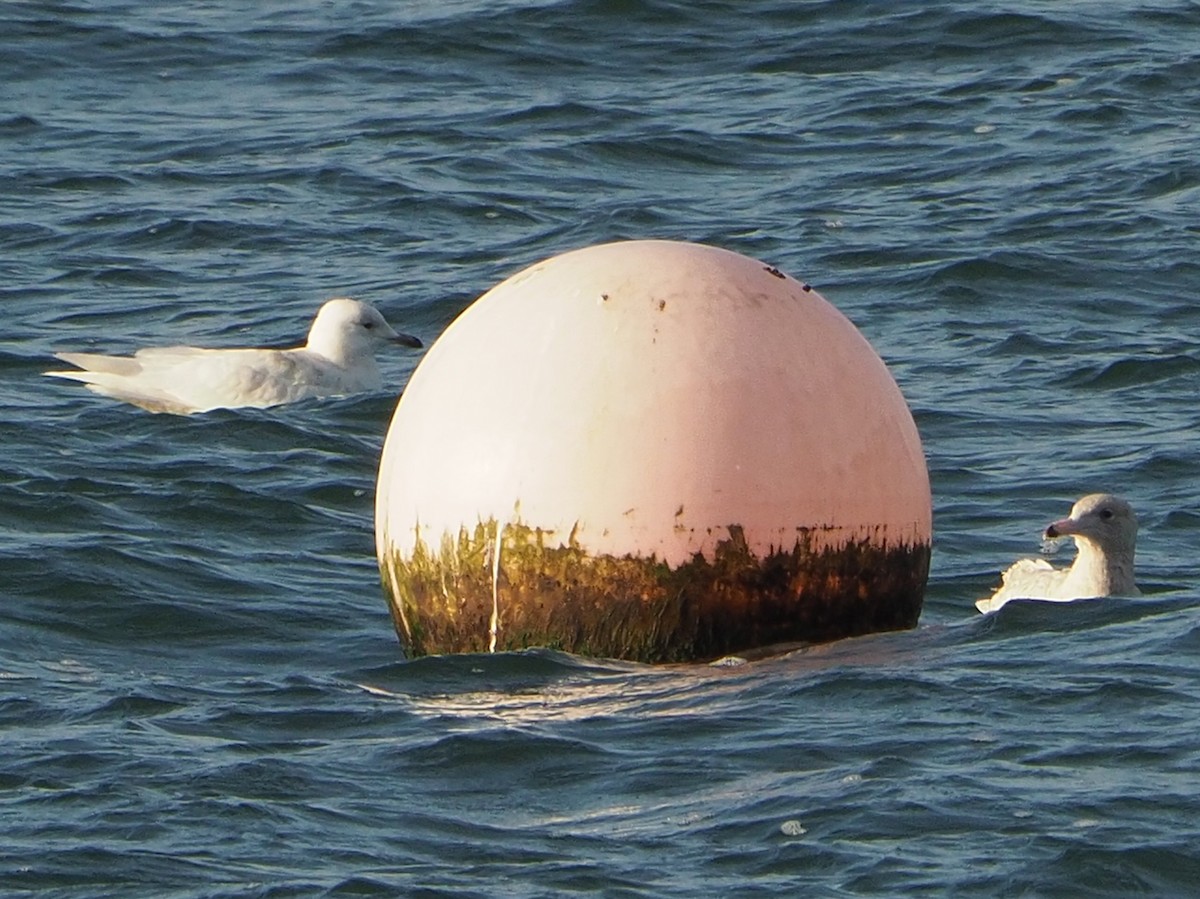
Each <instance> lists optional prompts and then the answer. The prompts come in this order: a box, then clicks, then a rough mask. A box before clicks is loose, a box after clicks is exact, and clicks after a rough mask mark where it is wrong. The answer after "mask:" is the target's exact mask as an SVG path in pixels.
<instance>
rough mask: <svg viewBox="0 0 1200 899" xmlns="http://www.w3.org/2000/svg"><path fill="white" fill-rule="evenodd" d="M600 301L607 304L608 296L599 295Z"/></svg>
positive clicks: (604, 294)
mask: <svg viewBox="0 0 1200 899" xmlns="http://www.w3.org/2000/svg"><path fill="white" fill-rule="evenodd" d="M600 299H601V300H603V301H604V302H605V303H607V302H608V294H606V293H602V294H600Z"/></svg>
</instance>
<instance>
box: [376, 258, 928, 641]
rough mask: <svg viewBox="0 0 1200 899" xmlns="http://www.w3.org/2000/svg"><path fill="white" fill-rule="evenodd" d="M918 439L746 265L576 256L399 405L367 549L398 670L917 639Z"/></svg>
mask: <svg viewBox="0 0 1200 899" xmlns="http://www.w3.org/2000/svg"><path fill="white" fill-rule="evenodd" d="M931 531H932V515H931V508H930V491H929V479H928V474H927V471H926V467H925V459H924V454H923V452H922V448H921V441H920V437H919V435H918V434H917V430H916V426H915V424H914V423H913V419H912V415H911V414H910V412H909V410H908V406H907V404H906V403H905V401H904V398H903V396H902V395H901V393H900V390H899V388H898V387H897V386H896V383H895V381H894V380H893V379H892V377H891V375H890V373H889V372H888V370H887V368H886V366H885V365H884V363H883V361H882V360H881V359H880V358H879V356H878V355H877V354H876V353H875V351H874V350H873V349H872V347H871V346H870V344H869V343H868V342H867V340H866V339H865V338H864V337H863V336H862V334H861V333H860V332H859V331H858V330H857V329H856V328H855V327H854V325H853V324H851V323H850V321H849V320H848V319H847V318H846V317H845V316H843V315H842V314H841V313H840V312H839V311H838V310H837V309H835V308H834V307H833V306H832V305H831V304H830V303H828V302H827V301H826V300H825V299H824V298H822V297H821V296H820V295H819V294H818V293H817V292H816V291H815V290H812V289H811V288H810V287H809V286H808V285H806V284H803V283H801V282H799V281H797V280H795V279H793V278H791V277H789V276H787V275H785V274H784V273H783V272H781V271H779V270H778V269H776V268H774V267H773V266H770V265H768V264H766V263H763V262H760V261H758V260H755V259H751V258H748V257H746V256H742V255H739V254H737V253H733V252H730V251H727V250H722V249H717V248H714V247H710V246H703V245H698V244H691V243H682V242H674V241H657V240H654V241H629V242H622V243H613V244H604V245H601V246H595V247H589V248H586V249H582V250H576V251H573V252H569V253H564V254H563V255H560V256H556V257H554V258H552V259H549V260H546V261H544V262H541V263H538V264H536V265H533V266H531V267H529V268H527V269H525V270H524V271H522V272H520V273H518V274H516V275H514V276H513V277H511V278H509V279H508V280H506V281H504V282H503V283H501V284H500V285H498V286H497V287H495V288H493V289H492V290H490V291H488V292H487V293H486V294H485V295H484V296H482V297H480V298H479V299H478V300H477V301H476V302H475V303H474V304H472V305H471V306H470V307H469V308H468V309H467V310H466V311H465V312H464V313H463V314H462V315H461V316H459V318H458V319H457V320H456V321H455V322H454V323H453V324H452V325H451V326H450V327H449V328H448V329H447V330H446V332H445V333H444V334H443V335H442V336H441V338H439V339H438V341H437V342H436V343H435V344H434V345H433V347H432V348H431V349H430V350H429V352H428V353H427V355H426V356H425V358H424V359H423V360H422V361H421V363H420V365H419V366H418V368H417V370H416V372H415V373H414V374H413V377H412V379H411V381H410V382H409V384H408V386H407V388H406V389H405V392H404V395H403V396H402V397H401V399H400V402H399V403H398V405H397V407H396V411H395V414H394V416H393V418H392V422H391V426H390V428H389V431H388V435H387V440H386V443H385V445H384V450H383V456H382V459H381V463H380V469H379V480H378V490H377V495H376V547H377V554H378V559H379V565H380V571H381V574H382V578H383V584H384V591H385V593H386V596H387V599H388V602H389V605H390V608H391V611H392V617H393V620H394V622H395V624H396V629H397V633H398V634H399V636H400V639H401V641H402V642H403V644H404V646H405V648H406V650H407V652H408V653H409V654H410V655H413V656H416V655H424V654H429V653H453V652H480V651H489V650H513V649H521V648H526V647H531V646H546V647H552V648H557V649H562V650H565V651H568V652H573V653H580V654H586V655H593V656H607V657H615V658H622V659H630V660H640V661H650V662H660V661H690V660H706V659H711V658H715V657H718V656H721V655H725V654H728V653H732V652H740V651H744V650H749V649H753V648H757V647H765V646H769V645H774V644H782V643H793V642H798V641H825V640H832V639H837V638H840V637H845V636H851V635H856V634H864V633H871V632H876V631H884V630H896V629H901V628H908V627H913V626H914V625H915V624H916V622H917V618H918V616H919V615H920V610H921V603H922V596H923V592H924V586H925V580H926V577H927V574H928V567H929V553H930V541H931Z"/></svg>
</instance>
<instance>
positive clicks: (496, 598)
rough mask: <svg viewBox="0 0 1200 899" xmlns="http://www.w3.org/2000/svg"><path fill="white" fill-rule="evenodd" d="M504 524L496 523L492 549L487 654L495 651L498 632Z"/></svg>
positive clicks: (501, 522)
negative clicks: (490, 610) (490, 615)
mask: <svg viewBox="0 0 1200 899" xmlns="http://www.w3.org/2000/svg"><path fill="white" fill-rule="evenodd" d="M503 536H504V522H503V521H498V522H496V545H495V547H494V548H493V549H492V620H491V623H490V624H489V625H488V652H495V651H496V633H497V631H499V630H500V547H501V545H502V544H501V540H502V538H503Z"/></svg>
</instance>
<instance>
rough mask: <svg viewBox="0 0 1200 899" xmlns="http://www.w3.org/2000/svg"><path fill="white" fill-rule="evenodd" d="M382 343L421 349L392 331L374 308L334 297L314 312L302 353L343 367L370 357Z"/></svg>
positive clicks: (413, 339)
mask: <svg viewBox="0 0 1200 899" xmlns="http://www.w3.org/2000/svg"><path fill="white" fill-rule="evenodd" d="M385 343H395V344H399V345H401V346H407V347H414V348H419V347H420V346H421V345H422V344H421V341H420V340H418V339H417V338H416V337H413V336H412V335H410V334H400V333H398V332H397V331H396V330H395V329H393V328H392V326H391V325H389V324H388V323H387V320H386V319H385V318H384V317H383V316H382V315H381V314H380V313H379V310H378V309H376V308H375V307H374V306H371V305H368V304H367V303H363V302H360V301H359V300H352V299H349V298H348V297H338V298H336V299H332V300H329V301H328V302H327V303H325V305H324V306H322V307H321V308H320V310H318V312H317V317H316V318H315V319H313V323H312V327H311V328H310V329H309V332H308V343H307V345H306V347H305V349H308V350H310V351H312V352H314V353H319V354H320V355H322V356H324V357H325V358H327V359H331V360H333V361H334V362H338V363H343V364H344V363H347V362H350V361H352V360H355V359H361V358H364V357H369V356H373V355H374V353H375V350H376V348H378V347H379V346H380V345H382V344H385Z"/></svg>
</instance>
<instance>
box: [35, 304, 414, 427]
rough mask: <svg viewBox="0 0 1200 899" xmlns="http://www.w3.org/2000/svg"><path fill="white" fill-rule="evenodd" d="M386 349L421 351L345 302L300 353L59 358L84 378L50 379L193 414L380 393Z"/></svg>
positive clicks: (323, 312)
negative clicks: (381, 356)
mask: <svg viewBox="0 0 1200 899" xmlns="http://www.w3.org/2000/svg"><path fill="white" fill-rule="evenodd" d="M385 343H398V344H402V345H404V346H410V347H420V346H421V341H420V340H418V339H417V338H415V337H412V336H410V335H408V334H398V333H397V332H396V331H394V330H393V329H392V327H391V325H389V324H388V323H387V321H386V320H385V319H384V317H383V316H382V315H381V314H380V313H379V311H378V310H377V309H375V308H374V307H373V306H369V305H368V304H366V303H362V302H359V301H358V300H351V299H347V298H344V297H339V298H337V299H332V300H329V301H328V302H327V303H325V305H323V306H322V307H321V309H320V310H319V311H318V312H317V316H316V318H315V319H314V320H313V323H312V327H311V329H310V330H309V332H308V342H307V343H306V344H305V345H304V346H302V347H297V348H295V349H289V350H274V349H200V348H197V347H187V346H174V347H154V348H150V349H144V350H139V351H138V352H137V353H135V354H134V355H132V356H105V355H101V354H98V353H56V354H55V356H57V358H59V359H61V360H63V361H64V362H68V363H70V364H71V365H75V366H78V368H80V369H81V371H48V372H46V374H47V375H50V376H51V377H55V378H67V379H69V380H72V381H82V382H83V383H84V384H86V385H87V387H88V389H89V390H92V391H94V392H96V393H99V394H103V395H104V396H110V397H113V398H115V399H118V400H124V401H125V402H128V403H133V404H134V405H135V406H141V407H142V408H143V409H148V410H149V411H151V412H172V413H175V414H177V415H189V414H191V413H193V412H207V411H209V410H211V409H221V408H237V407H242V406H254V407H259V408H262V407H266V406H275V405H279V404H280V403H291V402H295V401H297V400H302V399H308V398H311V397H320V396H342V395H345V394H350V393H358V392H361V391H365V390H378V389H379V388H380V387H381V386H382V384H381V381H380V377H379V367H378V366H377V365H376V363H375V350H376V349H377V348H378V347H380V346H382V345H383V344H385Z"/></svg>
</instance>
